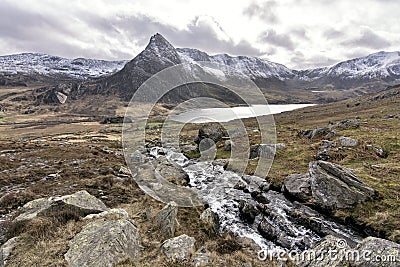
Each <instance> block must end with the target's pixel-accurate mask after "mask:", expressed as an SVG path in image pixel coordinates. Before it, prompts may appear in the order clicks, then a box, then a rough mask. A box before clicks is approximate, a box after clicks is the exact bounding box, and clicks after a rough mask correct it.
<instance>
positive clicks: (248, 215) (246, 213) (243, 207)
mask: <svg viewBox="0 0 400 267" xmlns="http://www.w3.org/2000/svg"><path fill="white" fill-rule="evenodd" d="M258 214H260V211H259V210H258V209H257V208H256V207H254V206H253V205H252V204H250V203H248V202H246V201H244V200H240V201H239V217H240V218H241V219H242V220H243V221H245V222H247V223H250V224H251V223H254V221H255V218H256V216H257V215H258Z"/></svg>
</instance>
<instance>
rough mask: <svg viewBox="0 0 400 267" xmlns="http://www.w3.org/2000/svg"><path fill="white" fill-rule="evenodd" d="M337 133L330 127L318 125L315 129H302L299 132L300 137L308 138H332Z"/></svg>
mask: <svg viewBox="0 0 400 267" xmlns="http://www.w3.org/2000/svg"><path fill="white" fill-rule="evenodd" d="M335 135H336V134H335V132H334V131H333V130H332V129H331V128H329V127H317V128H315V129H309V130H301V131H299V132H298V136H299V137H301V138H306V139H318V138H325V139H330V138H332V137H334V136H335Z"/></svg>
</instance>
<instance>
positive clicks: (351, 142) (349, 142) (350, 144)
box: [339, 136, 358, 147]
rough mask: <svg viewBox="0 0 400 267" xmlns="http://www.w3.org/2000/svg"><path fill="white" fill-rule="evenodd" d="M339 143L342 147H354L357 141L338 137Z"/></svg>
mask: <svg viewBox="0 0 400 267" xmlns="http://www.w3.org/2000/svg"><path fill="white" fill-rule="evenodd" d="M339 142H340V144H341V145H342V146H344V147H354V146H357V145H358V141H357V140H356V139H353V138H350V137H344V136H342V137H340V138H339Z"/></svg>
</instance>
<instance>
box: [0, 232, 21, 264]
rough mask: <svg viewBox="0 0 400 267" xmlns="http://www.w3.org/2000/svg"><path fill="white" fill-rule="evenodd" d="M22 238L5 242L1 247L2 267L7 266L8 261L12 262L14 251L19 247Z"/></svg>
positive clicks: (0, 260) (0, 261) (0, 259)
mask: <svg viewBox="0 0 400 267" xmlns="http://www.w3.org/2000/svg"><path fill="white" fill-rule="evenodd" d="M19 239H20V237H18V236H17V237H13V238H11V239H9V240H7V242H5V243H4V244H3V245H2V246H1V247H0V253H1V255H0V257H1V258H0V267H3V266H6V264H7V261H8V260H10V257H11V254H12V251H13V250H14V248H15V247H16V246H17V244H18V241H19Z"/></svg>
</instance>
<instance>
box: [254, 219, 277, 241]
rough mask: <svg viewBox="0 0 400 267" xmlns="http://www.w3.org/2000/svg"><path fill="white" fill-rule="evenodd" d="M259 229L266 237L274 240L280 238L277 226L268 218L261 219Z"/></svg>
mask: <svg viewBox="0 0 400 267" xmlns="http://www.w3.org/2000/svg"><path fill="white" fill-rule="evenodd" d="M257 229H258V231H259V232H260V234H261V235H262V236H263V237H264V238H266V239H268V240H270V241H273V242H274V241H276V239H277V238H278V234H279V231H278V229H276V226H274V225H273V224H271V223H270V222H269V221H268V220H267V219H266V218H263V219H262V220H261V222H260V224H259V225H258V228H257Z"/></svg>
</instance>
